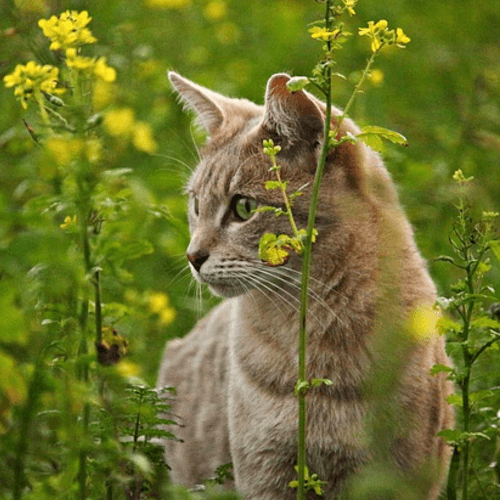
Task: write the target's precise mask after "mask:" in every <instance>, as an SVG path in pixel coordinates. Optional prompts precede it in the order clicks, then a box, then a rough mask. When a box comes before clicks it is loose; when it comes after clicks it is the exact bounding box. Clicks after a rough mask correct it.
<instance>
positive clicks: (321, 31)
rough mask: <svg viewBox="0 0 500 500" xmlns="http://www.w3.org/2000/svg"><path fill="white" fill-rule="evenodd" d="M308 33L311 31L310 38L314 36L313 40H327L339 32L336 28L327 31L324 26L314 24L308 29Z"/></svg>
mask: <svg viewBox="0 0 500 500" xmlns="http://www.w3.org/2000/svg"><path fill="white" fill-rule="evenodd" d="M309 33H311V38H314V39H315V40H323V41H324V42H328V41H329V40H333V39H334V38H335V37H336V36H337V35H338V34H339V33H340V30H338V29H336V30H334V31H328V30H327V29H326V28H320V27H319V26H314V27H312V28H311V29H310V30H309Z"/></svg>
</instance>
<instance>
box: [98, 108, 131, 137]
mask: <svg viewBox="0 0 500 500" xmlns="http://www.w3.org/2000/svg"><path fill="white" fill-rule="evenodd" d="M104 127H105V128H106V130H107V131H108V132H109V133H110V134H111V135H112V136H114V137H119V136H127V135H130V134H132V132H133V129H134V110H133V109H131V108H120V109H114V110H111V111H108V112H107V113H106V114H105V116H104Z"/></svg>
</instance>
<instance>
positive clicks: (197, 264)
mask: <svg viewBox="0 0 500 500" xmlns="http://www.w3.org/2000/svg"><path fill="white" fill-rule="evenodd" d="M208 256H209V253H208V252H207V251H206V250H198V251H197V252H194V253H190V252H188V253H186V257H187V260H189V262H190V263H191V264H192V265H193V267H194V268H195V269H196V271H198V272H200V269H201V266H202V265H203V263H204V262H205V261H206V260H207V259H208Z"/></svg>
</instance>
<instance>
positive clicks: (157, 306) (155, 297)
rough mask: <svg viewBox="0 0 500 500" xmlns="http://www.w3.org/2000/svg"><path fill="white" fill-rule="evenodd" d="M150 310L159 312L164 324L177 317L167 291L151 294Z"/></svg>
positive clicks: (161, 321) (155, 312)
mask: <svg viewBox="0 0 500 500" xmlns="http://www.w3.org/2000/svg"><path fill="white" fill-rule="evenodd" d="M149 310H150V311H151V312H152V313H154V314H158V316H159V317H160V323H161V324H162V325H167V324H169V323H172V321H173V320H174V319H175V315H176V312H175V309H173V308H172V307H170V306H169V299H168V295H166V294H165V293H161V292H157V293H152V294H151V295H150V296H149Z"/></svg>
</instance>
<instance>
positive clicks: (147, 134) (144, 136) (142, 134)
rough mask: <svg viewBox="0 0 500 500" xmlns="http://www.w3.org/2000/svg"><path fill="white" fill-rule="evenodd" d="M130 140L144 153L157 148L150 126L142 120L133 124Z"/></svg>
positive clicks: (151, 152) (152, 151)
mask: <svg viewBox="0 0 500 500" xmlns="http://www.w3.org/2000/svg"><path fill="white" fill-rule="evenodd" d="M132 142H133V143H134V146H135V147H136V148H137V149H139V150H140V151H144V152H145V153H149V154H153V153H155V152H156V151H157V149H158V144H156V141H155V140H154V138H153V133H152V132H151V127H150V126H149V125H148V124H147V123H144V122H137V123H136V124H135V125H134V131H133V138H132Z"/></svg>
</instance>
